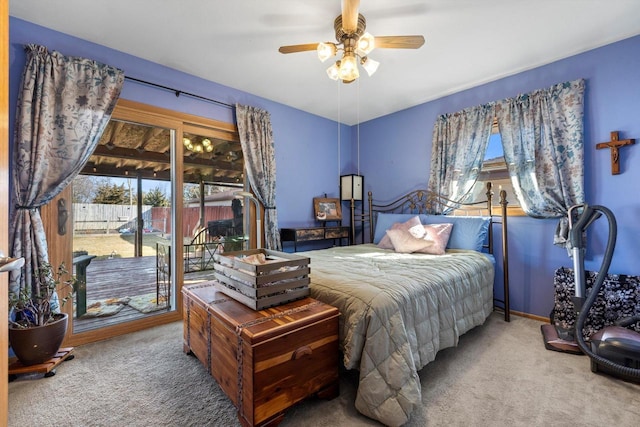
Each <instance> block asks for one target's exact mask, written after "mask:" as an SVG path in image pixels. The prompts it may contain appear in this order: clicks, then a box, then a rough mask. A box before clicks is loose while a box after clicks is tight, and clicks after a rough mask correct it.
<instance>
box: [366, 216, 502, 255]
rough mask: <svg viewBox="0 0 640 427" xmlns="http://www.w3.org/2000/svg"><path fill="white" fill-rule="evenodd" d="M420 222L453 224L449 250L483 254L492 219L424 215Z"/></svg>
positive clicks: (448, 245)
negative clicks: (467, 250) (468, 250)
mask: <svg viewBox="0 0 640 427" xmlns="http://www.w3.org/2000/svg"><path fill="white" fill-rule="evenodd" d="M420 221H421V222H422V223H423V224H442V223H446V222H449V223H452V224H453V230H451V236H450V237H449V243H448V244H447V249H470V250H474V251H478V252H482V246H483V245H484V244H485V243H486V242H487V236H488V234H489V224H490V223H491V218H490V217H484V216H449V215H425V214H423V215H420ZM376 231H377V230H376Z"/></svg>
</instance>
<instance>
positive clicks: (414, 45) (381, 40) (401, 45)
mask: <svg viewBox="0 0 640 427" xmlns="http://www.w3.org/2000/svg"><path fill="white" fill-rule="evenodd" d="M423 44H424V37H423V36H376V37H375V47H376V48H382V49H418V48H419V47H420V46H422V45H423Z"/></svg>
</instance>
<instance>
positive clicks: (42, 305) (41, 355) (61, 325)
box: [9, 262, 76, 366]
mask: <svg viewBox="0 0 640 427" xmlns="http://www.w3.org/2000/svg"><path fill="white" fill-rule="evenodd" d="M65 277H68V279H65ZM75 285H76V278H75V276H72V275H69V272H68V271H67V269H66V268H65V266H64V263H63V264H60V266H59V267H58V268H57V269H56V270H54V268H53V267H52V266H51V264H49V263H48V262H43V263H41V264H40V267H39V268H38V269H37V270H36V271H35V272H34V275H33V280H32V289H31V292H29V290H28V289H22V290H21V291H20V293H19V294H16V293H10V294H9V342H10V343H11V348H13V351H14V353H15V354H16V356H17V357H18V360H20V362H21V363H22V364H23V365H26V366H29V365H36V364H39V363H44V362H46V361H47V360H49V359H51V358H52V357H53V356H55V354H56V353H57V352H58V350H59V349H60V345H61V344H62V341H63V340H64V336H65V334H66V332H67V321H68V315H67V314H66V313H61V312H60V307H61V306H62V305H64V303H65V302H67V301H68V300H69V299H72V298H73V294H74V289H75ZM60 291H63V293H64V292H67V293H66V296H65V297H64V298H62V299H60V298H59V297H58V295H59V294H58V293H59V292H60Z"/></svg>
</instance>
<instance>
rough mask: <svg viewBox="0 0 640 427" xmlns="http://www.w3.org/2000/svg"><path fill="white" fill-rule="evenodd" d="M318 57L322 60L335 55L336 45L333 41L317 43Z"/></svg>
mask: <svg viewBox="0 0 640 427" xmlns="http://www.w3.org/2000/svg"><path fill="white" fill-rule="evenodd" d="M317 50H318V59H319V60H320V61H322V62H324V61H326V60H327V59H329V58H331V57H332V56H335V54H336V45H335V43H322V42H321V43H318V48H317Z"/></svg>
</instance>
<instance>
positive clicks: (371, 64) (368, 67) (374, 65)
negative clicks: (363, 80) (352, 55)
mask: <svg viewBox="0 0 640 427" xmlns="http://www.w3.org/2000/svg"><path fill="white" fill-rule="evenodd" d="M360 63H361V64H362V68H364V69H365V71H366V72H367V74H368V75H369V77H371V76H372V75H373V73H375V72H376V70H377V69H378V67H379V66H380V63H379V62H378V61H374V60H373V59H371V58H367V57H366V56H365V57H364V58H362V59H361V60H360Z"/></svg>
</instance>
